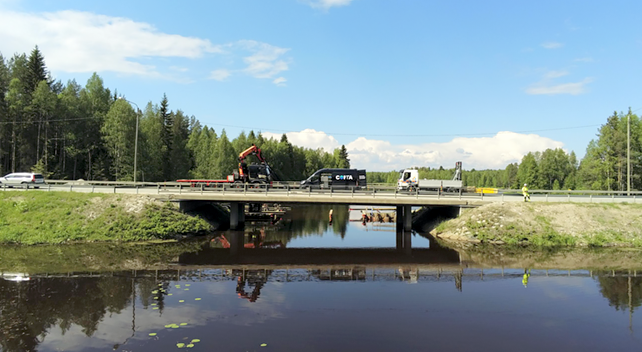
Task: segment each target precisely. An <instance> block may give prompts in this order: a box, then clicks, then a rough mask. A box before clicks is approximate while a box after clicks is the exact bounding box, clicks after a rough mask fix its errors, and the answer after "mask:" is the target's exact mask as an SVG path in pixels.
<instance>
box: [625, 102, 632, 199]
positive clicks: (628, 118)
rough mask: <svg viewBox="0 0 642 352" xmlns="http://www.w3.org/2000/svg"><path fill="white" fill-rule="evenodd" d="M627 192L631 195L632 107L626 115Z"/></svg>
mask: <svg viewBox="0 0 642 352" xmlns="http://www.w3.org/2000/svg"><path fill="white" fill-rule="evenodd" d="M626 192H627V195H628V196H630V195H631V108H629V113H628V114H627V115H626Z"/></svg>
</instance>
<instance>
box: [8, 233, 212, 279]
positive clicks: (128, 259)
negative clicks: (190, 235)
mask: <svg viewBox="0 0 642 352" xmlns="http://www.w3.org/2000/svg"><path fill="white" fill-rule="evenodd" d="M202 245H203V241H181V242H176V241H174V242H167V243H158V244H150V243H121V244H117V243H92V244H73V245H65V246H57V245H39V246H16V245H0V258H2V260H0V271H5V272H25V273H31V274H37V273H65V272H86V271H92V272H96V271H119V270H129V269H131V265H132V263H133V265H134V266H135V267H140V266H153V265H157V264H160V265H161V266H162V265H166V264H167V263H171V262H173V261H175V259H176V257H178V256H179V255H181V254H184V253H191V252H198V251H199V250H200V249H201V247H202Z"/></svg>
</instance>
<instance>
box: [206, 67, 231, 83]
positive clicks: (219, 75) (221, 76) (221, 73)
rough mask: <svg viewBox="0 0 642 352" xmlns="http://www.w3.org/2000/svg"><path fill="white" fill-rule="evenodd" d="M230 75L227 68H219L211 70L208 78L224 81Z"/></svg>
mask: <svg viewBox="0 0 642 352" xmlns="http://www.w3.org/2000/svg"><path fill="white" fill-rule="evenodd" d="M231 75H232V73H230V71H229V70H224V69H220V70H214V71H212V72H211V73H210V78H211V79H213V80H216V81H224V80H226V79H227V78H228V77H230V76H231Z"/></svg>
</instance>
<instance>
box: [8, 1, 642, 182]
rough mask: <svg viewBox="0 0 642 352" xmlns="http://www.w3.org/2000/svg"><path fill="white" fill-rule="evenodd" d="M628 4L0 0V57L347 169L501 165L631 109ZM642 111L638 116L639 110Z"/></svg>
mask: <svg viewBox="0 0 642 352" xmlns="http://www.w3.org/2000/svg"><path fill="white" fill-rule="evenodd" d="M639 13H642V2H639V1H616V2H604V1H534V2H524V1H441V2H437V1H428V0H404V1H383V0H234V1H208V2H194V3H191V4H190V3H189V2H168V1H158V0H157V1H127V2H125V1H120V0H113V1H109V2H95V1H65V0H57V1H37V0H34V1H22V0H0V52H1V53H2V54H3V55H4V56H5V57H6V58H7V57H10V56H11V55H13V53H25V52H26V53H28V52H30V51H31V50H32V49H33V47H34V46H35V45H38V46H39V48H40V49H41V51H42V52H43V54H44V56H45V60H46V63H47V65H48V67H49V69H50V70H51V72H52V74H53V76H54V77H55V78H56V79H61V80H62V81H63V82H66V81H67V80H69V79H72V78H75V79H76V80H77V81H78V82H79V83H80V84H83V85H84V84H85V83H86V81H87V78H88V77H89V76H90V75H91V74H92V72H97V73H98V74H99V75H100V76H101V77H102V78H103V79H104V81H105V85H106V86H107V87H109V88H110V89H112V90H114V89H117V90H118V92H119V93H120V94H124V95H125V96H126V98H127V99H128V100H131V101H133V102H136V103H137V104H138V105H139V106H141V107H142V106H144V105H145V104H146V103H147V102H149V101H151V102H153V103H155V104H157V103H159V102H160V100H161V98H162V96H163V93H166V94H167V96H168V99H169V103H170V108H172V109H181V110H183V111H184V112H185V113H187V114H189V115H194V116H195V117H196V118H197V119H199V120H200V121H201V123H202V124H205V125H208V126H210V127H213V128H214V129H215V130H216V131H217V132H218V133H220V131H221V130H222V129H223V128H225V130H226V131H227V133H228V136H230V137H232V138H234V137H236V136H237V135H238V134H239V133H240V132H241V131H243V130H244V131H246V132H248V131H249V130H251V129H253V130H255V131H262V132H263V133H264V134H265V135H267V136H276V137H278V136H280V134H282V133H288V136H289V138H290V141H291V142H293V143H295V144H298V145H302V146H305V147H310V148H319V147H323V148H326V149H332V148H335V147H338V146H340V145H342V144H345V145H346V147H347V148H348V151H349V153H350V158H351V160H352V165H353V166H356V167H360V168H367V169H368V170H372V171H387V170H392V169H399V168H403V167H405V166H433V167H435V166H440V165H443V166H445V167H453V166H454V163H455V161H457V160H462V161H463V164H464V168H465V169H470V168H473V167H474V168H477V169H480V168H504V167H505V166H506V165H507V164H508V163H510V162H516V161H519V160H520V159H521V157H522V156H523V155H524V154H525V153H527V152H529V151H537V150H544V149H546V148H556V147H562V148H564V149H565V150H567V151H568V152H570V151H575V152H576V154H578V156H579V157H582V156H583V155H584V153H585V149H586V146H587V144H588V142H589V141H590V140H591V139H593V138H594V137H595V134H596V132H597V129H598V127H599V125H600V124H603V123H604V122H605V121H606V118H607V117H608V116H609V115H611V114H612V113H613V111H616V110H617V111H626V110H628V108H629V107H631V108H632V109H633V110H637V109H641V110H640V111H642V95H640V89H639V88H638V87H639V86H640V84H639V82H640V76H641V73H642V70H641V69H640V67H639V63H640V57H642V56H641V54H642V30H641V29H640V28H642V27H641V26H640V20H639V16H638V15H637V14H639ZM640 111H637V113H638V115H639V114H640Z"/></svg>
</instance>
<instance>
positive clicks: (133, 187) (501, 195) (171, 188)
mask: <svg viewBox="0 0 642 352" xmlns="http://www.w3.org/2000/svg"><path fill="white" fill-rule="evenodd" d="M9 187H10V186H8V185H6V184H0V188H1V189H2V190H7V189H8V188H9ZM29 187H30V188H33V185H30V186H29ZM101 187H110V189H112V188H111V187H113V193H121V191H120V190H121V189H122V190H123V192H122V193H125V192H126V193H139V191H142V190H146V193H150V192H149V190H150V189H153V190H155V191H156V192H153V193H157V194H163V193H179V194H181V193H187V192H199V193H205V192H243V193H254V192H261V193H281V194H287V195H290V194H292V195H295V194H296V195H301V194H305V193H307V194H310V195H312V194H330V195H331V196H332V195H337V196H341V195H353V196H357V195H359V196H369V197H373V198H376V197H397V196H399V197H402V196H403V197H408V196H415V197H422V196H432V197H434V196H437V197H439V198H441V197H444V198H450V199H452V198H460V199H462V198H465V199H474V198H477V199H481V200H484V199H488V200H491V199H492V200H497V199H501V200H504V199H507V198H506V197H510V198H513V197H521V196H522V191H521V190H518V189H499V190H498V192H497V193H493V194H486V193H475V192H464V193H461V194H460V193H458V192H445V191H423V190H413V191H407V190H405V191H399V190H398V189H397V188H396V187H395V186H394V185H385V184H383V185H368V186H367V187H366V188H365V189H360V188H356V187H330V188H327V189H309V188H307V189H303V188H301V187H300V184H299V183H298V182H274V183H272V184H271V185H267V184H231V183H222V184H213V185H210V186H205V185H203V184H200V185H196V186H192V185H190V184H185V183H180V182H136V183H134V182H132V181H83V180H78V181H69V180H47V183H46V185H44V186H43V185H41V186H40V189H41V190H43V189H44V190H67V191H72V192H74V191H80V192H102V193H104V190H102V191H101V190H99V189H98V188H101ZM529 193H530V194H531V196H534V197H536V198H537V199H542V198H544V200H545V201H549V200H550V201H562V200H563V198H567V199H568V200H571V199H572V198H574V197H584V198H587V197H588V201H592V199H593V198H595V199H605V198H612V199H624V200H626V199H633V200H634V201H635V199H636V198H642V191H638V190H636V191H630V192H627V191H600V190H539V189H535V190H529Z"/></svg>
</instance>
